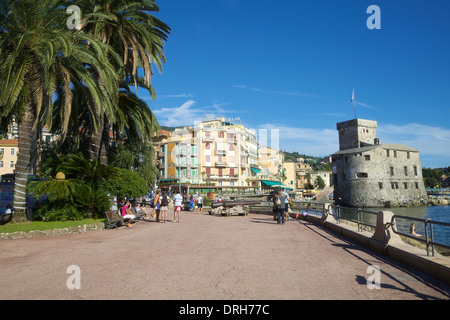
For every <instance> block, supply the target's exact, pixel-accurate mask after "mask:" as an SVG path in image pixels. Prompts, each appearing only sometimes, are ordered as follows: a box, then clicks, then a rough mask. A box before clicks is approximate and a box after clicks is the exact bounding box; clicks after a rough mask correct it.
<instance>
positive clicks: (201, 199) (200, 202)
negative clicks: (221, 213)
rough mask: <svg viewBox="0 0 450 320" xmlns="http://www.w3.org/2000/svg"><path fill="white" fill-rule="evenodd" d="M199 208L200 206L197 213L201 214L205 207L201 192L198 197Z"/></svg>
mask: <svg viewBox="0 0 450 320" xmlns="http://www.w3.org/2000/svg"><path fill="white" fill-rule="evenodd" d="M197 208H198V211H197V213H198V214H200V213H201V212H202V208H203V198H202V195H201V194H200V195H199V196H198V198H197Z"/></svg>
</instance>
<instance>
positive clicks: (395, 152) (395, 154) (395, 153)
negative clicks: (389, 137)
mask: <svg viewBox="0 0 450 320" xmlns="http://www.w3.org/2000/svg"><path fill="white" fill-rule="evenodd" d="M394 158H397V150H394Z"/></svg>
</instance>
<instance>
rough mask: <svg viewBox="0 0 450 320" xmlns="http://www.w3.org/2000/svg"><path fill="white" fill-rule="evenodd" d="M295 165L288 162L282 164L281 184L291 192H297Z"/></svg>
mask: <svg viewBox="0 0 450 320" xmlns="http://www.w3.org/2000/svg"><path fill="white" fill-rule="evenodd" d="M296 168H297V163H296V162H293V161H290V162H284V163H283V164H282V172H283V177H282V179H283V183H284V185H285V186H286V187H287V188H289V189H292V191H293V192H296V191H297V172H296Z"/></svg>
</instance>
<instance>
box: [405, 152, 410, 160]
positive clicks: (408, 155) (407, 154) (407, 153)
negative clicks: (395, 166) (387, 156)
mask: <svg viewBox="0 0 450 320" xmlns="http://www.w3.org/2000/svg"><path fill="white" fill-rule="evenodd" d="M409 157H410V154H409V151H407V152H406V158H407V159H409Z"/></svg>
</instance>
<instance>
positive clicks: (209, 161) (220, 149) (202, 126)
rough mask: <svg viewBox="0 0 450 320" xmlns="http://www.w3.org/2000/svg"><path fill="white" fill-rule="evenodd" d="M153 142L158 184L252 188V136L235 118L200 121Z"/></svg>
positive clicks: (254, 150)
mask: <svg viewBox="0 0 450 320" xmlns="http://www.w3.org/2000/svg"><path fill="white" fill-rule="evenodd" d="M153 141H154V142H155V144H156V145H157V150H158V163H159V164H158V167H159V169H160V183H162V184H173V185H176V184H178V183H180V182H181V184H186V183H189V184H190V185H199V184H207V185H214V186H218V187H230V188H235V187H241V188H246V187H250V186H253V184H252V182H251V180H250V179H249V178H251V177H252V173H253V171H252V168H253V169H256V170H258V160H257V146H258V145H257V139H256V134H255V132H254V131H253V130H250V129H248V128H246V127H245V126H243V125H242V124H241V123H240V121H239V120H238V119H234V120H230V119H228V120H227V119H225V118H222V117H219V118H215V119H210V120H204V121H202V122H200V123H197V124H195V125H193V126H186V127H178V128H175V130H174V131H173V132H171V134H170V135H169V134H165V135H164V136H163V137H162V138H161V135H160V136H159V137H158V138H156V137H155V139H153Z"/></svg>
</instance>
